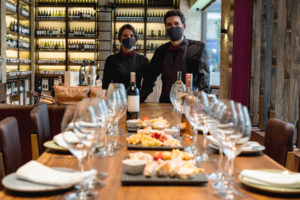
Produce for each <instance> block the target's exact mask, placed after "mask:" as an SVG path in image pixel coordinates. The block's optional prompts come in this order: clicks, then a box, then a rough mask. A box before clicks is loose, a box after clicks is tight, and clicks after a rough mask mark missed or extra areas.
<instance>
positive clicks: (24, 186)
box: [2, 168, 75, 192]
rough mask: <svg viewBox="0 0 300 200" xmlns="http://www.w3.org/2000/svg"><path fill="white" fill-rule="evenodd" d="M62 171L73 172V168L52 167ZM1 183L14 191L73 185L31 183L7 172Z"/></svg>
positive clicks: (36, 190)
mask: <svg viewBox="0 0 300 200" xmlns="http://www.w3.org/2000/svg"><path fill="white" fill-rule="evenodd" d="M53 169H56V170H59V171H64V172H74V171H75V170H73V169H69V168H53ZM2 184H3V186H4V187H5V188H7V189H9V190H12V191H16V192H52V191H57V190H64V189H68V188H70V187H72V186H73V185H63V186H53V185H43V184H38V183H32V182H29V181H25V180H20V179H17V175H16V173H12V174H9V175H7V176H5V177H4V178H3V179H2Z"/></svg>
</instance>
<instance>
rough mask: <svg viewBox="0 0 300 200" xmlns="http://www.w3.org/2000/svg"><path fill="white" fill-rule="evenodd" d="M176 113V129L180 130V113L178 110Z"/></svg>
mask: <svg viewBox="0 0 300 200" xmlns="http://www.w3.org/2000/svg"><path fill="white" fill-rule="evenodd" d="M176 113H177V128H178V129H180V113H179V110H177V109H176Z"/></svg>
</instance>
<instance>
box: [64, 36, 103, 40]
mask: <svg viewBox="0 0 300 200" xmlns="http://www.w3.org/2000/svg"><path fill="white" fill-rule="evenodd" d="M96 38H97V37H96V36H95V37H78V36H77V37H69V40H74V39H75V40H76V39H77V40H84V39H86V40H91V39H96Z"/></svg>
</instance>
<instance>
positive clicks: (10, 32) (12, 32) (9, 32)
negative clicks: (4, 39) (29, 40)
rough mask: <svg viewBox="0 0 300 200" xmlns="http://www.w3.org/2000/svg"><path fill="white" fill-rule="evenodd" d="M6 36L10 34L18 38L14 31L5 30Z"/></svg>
mask: <svg viewBox="0 0 300 200" xmlns="http://www.w3.org/2000/svg"><path fill="white" fill-rule="evenodd" d="M6 34H12V35H14V36H18V33H17V32H14V31H11V30H9V29H6Z"/></svg>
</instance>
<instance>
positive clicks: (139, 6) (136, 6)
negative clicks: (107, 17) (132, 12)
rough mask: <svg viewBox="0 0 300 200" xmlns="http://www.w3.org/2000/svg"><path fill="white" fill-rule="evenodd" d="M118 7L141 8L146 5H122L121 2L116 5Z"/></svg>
mask: <svg viewBox="0 0 300 200" xmlns="http://www.w3.org/2000/svg"><path fill="white" fill-rule="evenodd" d="M115 6H116V8H130V9H132V8H140V9H144V5H122V4H119V5H115Z"/></svg>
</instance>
